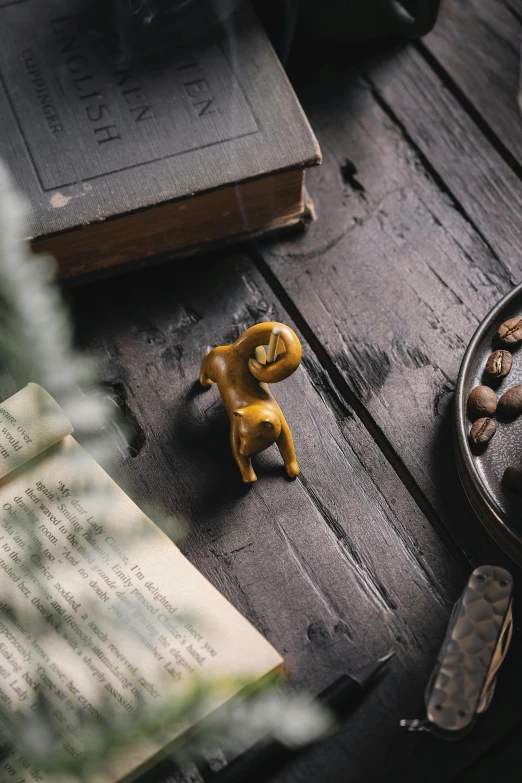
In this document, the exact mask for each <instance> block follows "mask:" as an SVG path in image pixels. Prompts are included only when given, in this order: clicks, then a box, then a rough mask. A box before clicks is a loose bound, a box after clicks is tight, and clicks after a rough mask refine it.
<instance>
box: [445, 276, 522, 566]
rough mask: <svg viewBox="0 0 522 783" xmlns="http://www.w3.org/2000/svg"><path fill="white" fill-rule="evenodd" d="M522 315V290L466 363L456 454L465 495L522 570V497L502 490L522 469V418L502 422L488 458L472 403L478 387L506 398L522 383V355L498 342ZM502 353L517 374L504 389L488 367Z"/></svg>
mask: <svg viewBox="0 0 522 783" xmlns="http://www.w3.org/2000/svg"><path fill="white" fill-rule="evenodd" d="M516 315H522V284H520V285H518V286H517V287H516V288H514V289H513V290H512V291H511V292H510V293H509V294H508V295H507V296H505V297H504V298H503V299H502V300H501V301H500V302H499V303H498V304H497V305H496V306H495V307H494V308H493V310H491V312H490V313H489V315H488V316H487V317H486V318H485V319H484V321H482V323H481V324H480V326H479V328H478V329H477V331H476V332H475V334H474V335H473V338H472V340H471V342H470V344H469V346H468V349H467V351H466V353H465V355H464V359H463V360H462V364H461V367H460V372H459V377H458V381H457V389H456V394H455V430H454V434H455V452H456V457H457V467H458V471H459V476H460V479H461V481H462V485H463V487H464V490H465V492H466V494H467V496H468V499H469V501H470V503H471V505H472V506H473V508H474V510H475V512H476V514H477V516H478V517H479V519H480V521H481V522H482V523H483V525H484V526H485V528H486V529H487V531H488V532H489V533H490V535H491V536H492V537H493V538H494V539H495V540H496V541H497V543H499V544H500V546H502V548H503V549H504V550H505V551H506V553H507V554H508V555H509V556H510V557H511V558H512V559H513V560H514V561H515V562H517V563H518V564H519V565H522V494H518V493H516V492H514V491H513V490H511V489H509V488H506V487H504V486H503V485H502V483H501V480H502V475H503V473H504V470H505V468H506V467H507V466H508V465H515V466H516V467H522V416H520V417H519V418H518V419H516V420H515V421H506V420H502V419H500V418H499V417H498V416H497V417H496V423H497V432H496V435H495V436H494V437H493V439H492V440H491V441H490V443H489V444H488V446H487V448H485V449H484V450H483V451H482V452H475V451H474V450H473V449H472V447H471V445H470V441H469V430H470V428H471V424H472V419H471V418H470V417H469V415H468V412H467V401H468V397H469V394H470V392H471V390H472V389H473V388H474V387H475V386H479V385H481V384H485V385H488V386H491V387H492V388H493V389H494V390H495V392H496V393H497V396H498V397H500V395H502V394H503V393H504V392H505V391H506V390H507V389H509V388H510V387H511V386H515V385H516V384H519V383H522V350H520V348H518V349H517V348H514V349H513V348H511V347H510V346H506V345H502V344H501V343H500V341H499V340H498V338H497V336H496V332H497V329H498V327H499V326H500V324H501V323H503V322H504V321H506V320H507V319H508V318H512V317H514V316H516ZM497 348H508V349H509V350H511V351H512V353H513V368H512V370H511V372H510V374H509V375H508V376H507V378H503V379H502V381H501V382H500V383H498V382H492V381H491V380H489V379H488V376H485V374H484V370H485V367H486V361H487V358H488V356H489V355H490V353H491V352H492V351H494V350H495V349H497Z"/></svg>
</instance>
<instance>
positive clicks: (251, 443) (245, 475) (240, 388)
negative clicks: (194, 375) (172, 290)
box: [199, 322, 302, 484]
mask: <svg viewBox="0 0 522 783" xmlns="http://www.w3.org/2000/svg"><path fill="white" fill-rule="evenodd" d="M274 338H275V339H274ZM269 343H271V344H270V347H269V359H270V358H272V357H271V356H270V353H271V349H273V348H275V347H277V346H279V351H278V355H277V358H276V359H275V360H274V361H269V362H268V363H265V362H266V355H265V350H264V347H263V346H265V345H269ZM281 343H282V348H281ZM272 353H273V350H272ZM301 356H302V351H301V343H300V342H299V338H298V337H297V335H296V333H295V332H294V331H293V330H292V329H290V327H289V326H285V324H279V323H274V322H268V323H262V324H256V325H255V326H251V327H250V329H247V330H246V332H243V334H242V335H240V337H238V338H237V340H236V341H235V342H234V343H232V344H231V345H221V346H219V347H218V348H214V349H213V350H211V351H210V352H209V353H207V355H206V356H205V357H204V359H203V362H202V363H201V370H200V373H199V380H200V383H201V385H202V386H204V387H206V388H209V387H210V386H212V384H213V383H217V386H218V389H219V392H220V394H221V397H222V399H223V403H224V405H225V408H226V410H227V413H228V417H229V419H230V445H231V447H232V453H233V455H234V458H235V460H236V462H237V465H238V467H239V470H240V472H241V477H242V479H243V481H244V483H245V484H250V483H252V482H254V481H257V476H256V474H255V473H254V469H253V468H252V463H251V461H250V458H251V456H252V455H253V454H259V452H260V451H264V450H265V449H267V448H268V447H269V446H271V445H272V443H276V444H277V447H278V449H279V451H280V453H281V456H282V458H283V462H284V465H285V469H286V472H287V474H288V476H290V477H291V478H295V477H296V476H297V475H299V465H298V464H297V460H296V456H295V450H294V443H293V441H292V434H291V432H290V428H289V427H288V424H287V423H286V421H285V417H284V416H283V413H282V411H281V408H280V407H279V405H278V404H277V402H276V400H275V399H274V397H273V396H272V394H271V392H270V391H269V389H268V386H267V383H277V382H278V381H283V380H284V379H285V378H288V376H289V375H291V374H292V373H293V372H294V371H295V370H296V369H297V367H298V366H299V363H300V361H301ZM256 357H257V358H256Z"/></svg>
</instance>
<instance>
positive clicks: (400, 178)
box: [70, 0, 522, 783]
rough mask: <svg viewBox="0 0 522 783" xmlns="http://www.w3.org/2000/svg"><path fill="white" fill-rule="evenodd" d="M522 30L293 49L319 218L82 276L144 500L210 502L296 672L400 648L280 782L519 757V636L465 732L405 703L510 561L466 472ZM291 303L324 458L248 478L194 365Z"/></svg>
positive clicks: (80, 314)
mask: <svg viewBox="0 0 522 783" xmlns="http://www.w3.org/2000/svg"><path fill="white" fill-rule="evenodd" d="M521 40H522V6H521V4H520V0H448V1H447V2H446V3H444V5H443V11H442V13H441V16H440V20H439V23H438V26H437V28H436V29H435V30H434V32H432V33H431V34H430V35H429V36H427V37H426V39H425V40H423V41H422V42H420V43H419V42H417V43H409V44H401V45H397V44H394V45H388V44H386V45H385V46H381V47H379V48H378V51H377V52H376V53H374V54H372V55H369V54H368V53H366V54H365V55H364V56H363V55H362V54H361V53H360V52H359V53H356V54H354V53H353V52H351V49H350V47H347V48H346V49H345V50H344V51H337V52H335V51H332V50H329V51H328V52H324V51H320V50H317V51H313V52H312V51H310V52H308V55H307V56H305V57H303V56H301V57H296V58H295V59H294V61H293V63H291V70H290V74H291V77H292V79H293V81H294V84H295V87H296V89H297V92H298V94H299V97H300V99H301V101H302V103H303V106H304V108H305V111H306V112H307V114H308V116H309V118H310V121H311V123H312V125H313V127H314V129H315V131H316V133H317V135H318V137H319V141H320V144H321V147H322V150H323V154H324V163H323V165H322V167H321V168H319V169H316V170H313V171H311V172H310V173H309V176H308V187H309V191H310V193H311V195H312V197H313V199H314V202H315V205H316V209H317V213H318V219H317V221H316V222H315V223H314V224H313V225H311V227H310V228H309V230H308V231H307V232H306V233H305V234H304V235H302V236H292V237H287V238H284V239H279V240H272V241H271V242H264V243H261V244H257V245H255V246H254V245H249V246H246V247H240V248H236V249H232V250H230V249H229V250H227V251H226V252H221V253H216V254H213V255H212V256H211V257H205V258H201V259H198V260H194V259H191V260H190V261H189V262H174V263H169V264H163V265H159V266H154V267H148V268H146V269H143V270H141V271H136V272H132V273H129V274H127V275H125V276H122V277H118V278H114V279H112V280H109V281H100V282H96V283H92V284H90V285H87V286H83V287H81V288H77V289H76V290H74V291H72V292H70V297H71V300H72V304H73V309H74V312H75V315H76V317H77V319H78V324H79V327H78V331H79V339H80V342H81V343H82V344H83V345H84V346H86V347H87V348H88V349H89V350H92V351H94V352H96V353H97V354H99V355H101V356H104V357H105V358H106V360H107V363H108V375H107V378H106V380H107V383H108V384H110V385H112V387H113V388H114V389H115V390H116V392H117V394H118V396H119V397H120V398H121V399H122V400H124V406H125V409H126V413H127V415H128V416H129V417H130V418H131V419H132V420H133V421H134V424H135V428H136V432H137V433H138V437H137V440H136V444H137V445H136V449H135V450H134V451H133V453H132V454H131V455H129V456H127V457H126V459H125V463H126V464H125V469H126V471H127V472H128V474H129V475H130V476H131V478H132V481H133V486H134V493H135V495H134V496H135V499H136V500H137V501H138V502H139V501H143V500H145V501H146V500H154V501H157V502H159V503H160V504H162V505H164V506H165V507H166V508H168V509H169V510H170V511H172V512H175V513H179V514H181V515H184V516H186V517H187V518H188V519H189V520H190V521H191V524H192V531H191V533H190V535H189V537H188V538H187V539H186V540H185V541H184V542H183V543H182V545H181V546H182V549H183V551H184V552H185V553H186V554H187V555H188V557H189V558H190V559H191V560H192V561H193V562H194V564H195V565H196V566H197V567H198V568H199V569H200V570H201V571H202V572H203V573H204V574H205V575H206V576H207V577H208V578H209V579H210V580H211V581H212V582H213V583H214V584H215V585H216V586H217V587H218V588H219V590H221V591H222V592H223V593H224V594H225V595H226V596H227V597H228V598H229V599H230V600H231V601H232V602H233V603H234V604H235V605H236V606H237V607H238V608H239V609H240V610H241V611H242V612H243V613H244V614H245V615H246V616H247V617H248V618H249V619H250V620H251V621H252V622H253V623H254V625H255V626H256V627H257V628H258V629H259V630H260V631H261V632H262V633H263V634H264V635H265V636H266V637H267V638H268V639H269V640H270V642H271V643H272V644H273V645H274V646H275V647H276V648H277V649H278V650H280V652H281V653H282V654H283V655H284V656H285V658H286V661H287V663H288V665H289V667H290V669H291V671H292V676H293V680H294V682H295V683H296V684H298V685H299V686H302V687H304V688H307V689H309V690H310V691H312V692H317V691H318V690H320V689H321V688H322V687H324V686H325V685H326V684H328V683H329V682H330V681H332V680H333V679H334V678H335V677H336V676H338V675H339V674H340V673H341V672H343V671H346V670H349V669H355V668H357V667H358V666H361V665H363V664H365V663H366V662H368V661H370V660H372V659H374V658H376V657H378V656H379V655H381V654H383V653H384V652H386V651H387V650H388V649H389V648H390V646H393V647H394V648H395V649H396V651H397V655H396V657H395V658H394V659H393V661H392V662H391V665H390V667H389V672H388V675H387V677H386V678H385V679H384V681H383V682H382V683H381V684H380V686H379V687H378V688H376V689H375V690H374V691H373V692H372V693H371V695H370V696H369V697H368V699H367V700H366V701H365V702H364V703H363V704H362V705H361V706H360V708H358V710H357V712H356V713H355V714H354V715H353V716H352V717H351V718H350V719H349V720H348V721H346V723H345V725H344V726H343V728H342V730H341V732H340V733H339V734H338V735H337V736H336V737H335V738H332V739H330V740H328V741H326V742H324V743H323V744H322V745H321V746H320V747H317V748H315V749H314V750H312V751H311V752H309V753H308V754H307V755H306V756H305V757H304V758H303V759H302V760H301V761H299V763H296V764H295V765H293V766H292V767H291V768H289V769H288V770H287V771H285V773H284V774H282V775H280V776H278V777H277V781H278V783H283V782H285V783H291V782H292V783H298V781H299V782H302V783H304V782H305V781H312V780H313V781H318V783H338V782H339V781H350V783H368V782H371V783H373V782H374V781H379V782H381V781H382V783H388V782H390V783H391V781H405V782H407V783H419V782H420V781H423V783H429V782H431V781H433V783H435V782H436V783H443V782H444V781H450V780H457V781H461V783H467V782H468V781H476V780H477V779H482V778H483V779H489V778H490V777H492V776H494V775H495V774H496V775H497V776H498V775H500V774H502V775H503V777H504V779H505V780H513V781H515V780H516V781H518V780H520V776H521V773H520V766H519V768H518V769H514V770H513V771H512V772H508V769H509V766H508V765H509V764H511V763H513V761H514V762H515V763H516V762H517V761H518V764H520V758H519V753H518V747H519V742H520V738H522V727H521V724H520V722H521V720H522V666H521V665H520V654H521V641H520V637H519V636H517V638H516V639H515V642H514V644H513V648H512V650H511V652H510V654H509V657H508V660H507V661H506V664H505V668H503V670H502V671H501V675H500V678H499V683H498V690H497V695H496V697H495V699H494V701H493V705H492V707H491V708H490V710H489V712H488V713H487V715H486V716H484V718H483V720H482V721H481V722H480V724H479V725H478V726H477V728H476V730H475V731H474V732H473V733H472V734H471V735H470V737H469V738H468V739H466V740H463V741H462V742H460V743H444V742H441V741H437V740H435V739H433V738H431V737H429V736H423V735H408V734H405V733H403V731H401V729H400V728H399V719H400V718H402V717H415V716H417V715H419V714H420V713H421V711H422V704H423V690H424V686H425V684H426V681H427V678H428V676H429V674H430V671H431V669H432V667H433V663H434V659H435V656H436V653H437V651H438V649H439V646H440V644H441V640H442V638H443V635H444V630H445V627H446V624H447V621H448V617H449V614H450V610H451V607H452V604H453V602H454V601H455V600H456V599H457V597H458V596H459V594H460V592H461V590H462V588H463V586H464V583H465V581H466V579H467V576H468V574H469V572H470V570H471V568H472V567H473V566H475V565H478V564H481V563H484V562H493V563H498V564H504V565H506V564H507V563H508V562H509V561H508V560H507V558H506V556H505V555H504V554H503V553H502V552H500V551H499V550H498V549H497V547H496V546H495V545H494V544H493V543H492V541H491V540H490V539H489V538H488V537H487V535H486V534H485V533H484V532H483V530H482V529H481V526H480V524H479V522H478V521H477V519H476V518H475V516H474V514H473V512H472V510H471V509H470V508H469V506H468V504H467V501H466V498H465V496H464V493H463V491H462V489H461V487H460V485H459V481H458V477H457V474H456V468H455V462H454V458H453V453H452V445H451V424H452V400H453V391H454V388H455V381H456V377H457V372H458V369H459V364H460V361H461V359H462V355H463V352H464V350H465V347H466V345H467V343H468V341H469V339H470V337H471V335H472V334H473V332H474V330H475V328H476V327H477V325H478V323H479V322H480V320H481V319H482V318H483V317H484V316H485V315H486V313H487V312H488V310H489V309H490V308H491V307H492V306H493V305H494V304H495V303H496V302H497V300H498V299H499V298H500V297H501V296H502V295H503V294H505V293H506V292H507V291H509V289H510V288H511V287H512V286H513V285H514V284H515V283H518V282H519V281H520V279H521V276H522V275H521V272H522V188H521V177H522V128H521V121H520V115H519V110H518V107H517V102H516V93H517V87H518V73H519V55H520V42H521ZM272 319H276V320H282V321H285V322H288V323H290V324H292V325H293V326H294V328H296V329H297V331H298V332H299V334H300V336H301V338H302V341H303V347H304V361H303V364H302V367H301V368H300V370H299V371H298V372H297V373H296V374H295V375H294V376H292V377H291V378H290V379H289V380H287V381H285V382H284V383H283V384H281V385H280V387H279V388H277V391H276V393H277V396H278V399H279V401H280V402H281V404H282V407H283V409H284V411H285V414H286V415H287V418H288V420H289V423H290V425H291V427H292V430H293V432H294V438H295V441H296V445H297V451H298V458H299V462H300V464H301V468H302V473H301V476H300V477H299V478H298V480H297V481H295V482H288V481H287V480H285V478H284V476H283V474H282V471H281V466H280V462H279V459H278V455H277V454H276V453H275V451H270V452H268V453H267V455H266V456H265V457H263V458H261V459H260V460H259V467H258V475H259V477H260V480H259V481H258V483H257V485H255V486H253V487H252V488H251V489H248V490H246V489H244V488H243V486H242V485H241V482H240V480H239V474H238V471H237V468H236V466H235V464H234V462H233V460H232V457H231V454H230V451H229V446H228V435H227V428H228V424H227V421H226V417H225V414H224V411H223V409H222V406H221V403H220V400H219V396H218V395H217V393H216V392H215V391H211V392H208V393H204V394H201V393H199V392H198V391H197V389H196V387H195V381H196V378H197V375H198V368H199V364H200V361H201V357H202V355H203V353H204V352H205V350H206V348H207V345H218V344H224V343H228V342H230V341H232V340H234V339H235V338H236V337H237V336H238V335H239V334H240V332H241V331H243V330H244V329H245V328H246V327H248V326H250V325H251V324H253V323H255V322H256V321H259V320H272ZM513 573H514V576H515V579H516V580H517V581H518V583H519V585H520V584H522V578H521V577H522V573H521V571H520V570H519V569H517V568H515V567H514V566H513ZM520 755H522V754H520ZM157 779H158V780H159V779H160V778H159V776H158V777H157ZM194 780H196V778H194Z"/></svg>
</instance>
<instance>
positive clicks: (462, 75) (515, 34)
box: [421, 0, 522, 164]
mask: <svg viewBox="0 0 522 783" xmlns="http://www.w3.org/2000/svg"><path fill="white" fill-rule="evenodd" d="M521 40H522V13H521V9H520V4H519V3H517V2H503V0H445V1H444V2H443V3H442V7H441V12H440V15H439V19H438V22H437V24H436V26H435V28H434V29H433V30H432V32H431V33H430V34H429V35H428V36H426V38H424V40H423V44H422V45H421V46H426V47H427V49H428V51H429V52H431V54H432V55H433V56H434V57H435V58H436V60H437V61H438V62H439V63H440V65H441V66H442V68H443V69H444V71H446V73H447V74H448V76H449V77H450V79H451V80H452V81H453V82H454V84H455V85H456V87H457V89H458V90H459V91H460V92H461V93H462V95H463V96H464V99H465V100H466V99H467V100H468V101H469V102H470V104H471V107H472V110H473V109H475V110H476V111H477V112H478V114H479V115H480V116H481V117H482V118H483V120H484V122H485V123H487V125H488V126H489V127H490V128H491V130H492V131H493V132H494V134H496V136H497V137H498V139H499V140H500V142H501V144H502V145H503V146H504V147H505V149H506V150H507V151H509V152H510V153H511V154H512V155H513V156H514V157H515V158H516V159H517V160H518V163H519V164H521V163H522V136H521V134H520V122H521V120H520V110H519V108H518V104H517V93H518V88H519V75H520V42H521Z"/></svg>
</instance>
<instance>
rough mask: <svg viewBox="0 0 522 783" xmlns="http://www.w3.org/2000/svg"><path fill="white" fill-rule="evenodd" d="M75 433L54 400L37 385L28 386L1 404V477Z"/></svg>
mask: <svg viewBox="0 0 522 783" xmlns="http://www.w3.org/2000/svg"><path fill="white" fill-rule="evenodd" d="M72 431H73V427H72V424H71V422H70V421H69V419H68V418H67V416H66V415H65V413H64V412H63V410H62V409H61V408H60V406H59V405H58V403H57V402H56V401H55V400H54V399H53V397H51V395H50V394H49V393H48V392H46V391H45V389H43V388H42V387H41V386H38V384H37V383H29V384H28V385H27V386H26V387H25V388H23V389H21V390H20V391H19V392H17V393H16V394H13V396H12V397H9V399H7V400H6V401H5V402H4V403H2V405H0V478H3V477H4V476H6V475H7V474H8V473H10V472H11V471H12V470H14V469H15V468H18V467H19V466H20V465H23V464H24V462H28V461H29V460H30V459H32V458H33V457H35V456H36V455H37V454H41V453H42V451H45V449H48V448H49V446H53V445H54V444H55V443H57V442H58V441H59V440H61V439H62V438H64V437H65V436H66V435H70V434H71V433H72Z"/></svg>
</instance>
